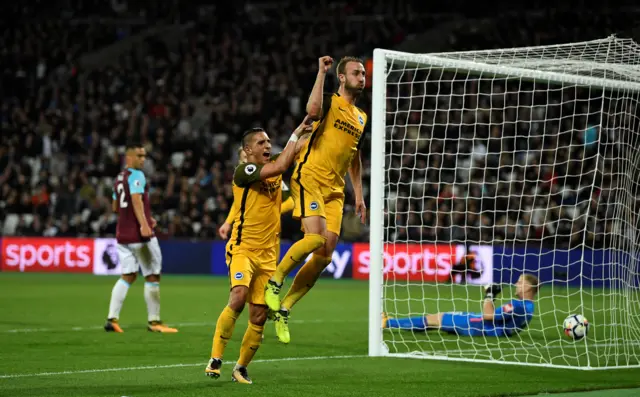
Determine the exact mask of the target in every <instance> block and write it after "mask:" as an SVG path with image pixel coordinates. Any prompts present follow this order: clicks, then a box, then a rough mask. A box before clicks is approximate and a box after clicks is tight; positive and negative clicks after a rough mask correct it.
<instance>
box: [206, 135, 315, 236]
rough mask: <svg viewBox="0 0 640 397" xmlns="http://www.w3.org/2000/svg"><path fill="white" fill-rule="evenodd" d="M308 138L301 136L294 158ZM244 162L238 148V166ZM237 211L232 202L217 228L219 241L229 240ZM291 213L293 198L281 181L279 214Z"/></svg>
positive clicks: (244, 158) (244, 157) (237, 208)
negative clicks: (225, 216) (224, 218)
mask: <svg viewBox="0 0 640 397" xmlns="http://www.w3.org/2000/svg"><path fill="white" fill-rule="evenodd" d="M308 137H309V134H307V135H304V136H302V137H301V138H300V140H299V141H298V143H297V144H296V156H298V155H299V153H300V149H302V147H303V145H304V143H305V142H306V141H307V140H308V139H309V138H308ZM296 158H297V157H296ZM246 162H247V154H246V153H245V152H244V148H242V147H240V148H239V149H238V164H244V163H246ZM238 211H240V207H239V205H238V202H236V201H235V200H234V201H233V203H232V204H231V208H230V209H229V214H228V215H227V218H226V220H225V221H224V223H223V224H222V226H220V227H219V228H218V236H220V238H221V239H223V240H226V239H228V238H229V232H231V226H232V225H233V220H234V219H235V217H236V215H237V213H238ZM291 211H293V198H292V197H291V194H290V191H289V186H287V184H286V183H284V181H282V205H281V206H280V213H281V214H286V213H287V212H291Z"/></svg>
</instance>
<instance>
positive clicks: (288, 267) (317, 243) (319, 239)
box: [271, 233, 327, 284]
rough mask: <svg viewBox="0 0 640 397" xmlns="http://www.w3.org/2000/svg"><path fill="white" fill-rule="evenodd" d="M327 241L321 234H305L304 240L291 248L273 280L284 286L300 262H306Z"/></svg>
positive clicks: (279, 265)
mask: <svg viewBox="0 0 640 397" xmlns="http://www.w3.org/2000/svg"><path fill="white" fill-rule="evenodd" d="M325 241H327V238H326V237H324V236H321V235H319V234H311V233H307V234H305V235H304V238H303V239H302V240H299V241H297V242H296V243H295V244H293V245H292V246H291V248H289V251H287V253H286V254H285V256H284V258H282V262H280V264H278V267H277V268H276V272H275V274H274V275H273V276H272V277H271V279H272V280H273V281H275V282H276V283H278V284H282V282H283V281H284V278H285V277H287V274H289V273H291V271H292V270H293V269H294V268H295V267H296V266H298V264H299V263H300V262H302V261H304V259H305V258H306V257H307V255H309V254H310V253H312V252H313V251H315V250H317V249H318V248H320V247H322V246H323V245H324V243H325ZM305 266H306V265H305Z"/></svg>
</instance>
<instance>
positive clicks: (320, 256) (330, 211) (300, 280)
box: [281, 197, 344, 311]
mask: <svg viewBox="0 0 640 397" xmlns="http://www.w3.org/2000/svg"><path fill="white" fill-rule="evenodd" d="M343 207H344V198H342V197H339V198H334V199H331V200H327V201H326V202H325V215H326V222H327V232H326V234H325V236H326V237H327V239H326V241H325V243H324V244H323V245H322V246H321V247H320V248H318V249H317V250H315V251H314V252H313V256H312V257H311V259H310V260H309V261H308V262H307V263H305V264H304V265H302V267H301V268H300V270H299V271H298V274H296V277H295V279H294V280H293V284H291V288H289V292H287V295H286V296H285V298H284V299H283V300H282V305H281V306H282V307H281V310H286V311H289V310H291V308H292V307H293V306H294V305H295V304H296V303H297V302H298V301H299V300H300V299H302V297H303V296H305V295H306V294H307V292H309V290H310V289H311V288H313V286H314V285H315V284H316V281H318V279H319V278H320V275H321V274H322V272H323V271H324V269H325V268H326V267H327V266H329V264H330V263H331V257H332V256H333V251H334V250H335V249H336V245H338V239H339V236H340V228H341V226H342V212H343ZM305 227H306V226H305Z"/></svg>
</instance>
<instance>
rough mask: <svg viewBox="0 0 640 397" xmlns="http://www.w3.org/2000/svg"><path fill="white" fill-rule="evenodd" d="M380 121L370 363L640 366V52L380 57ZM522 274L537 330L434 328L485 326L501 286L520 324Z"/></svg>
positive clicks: (376, 66) (541, 50) (571, 47)
mask: <svg viewBox="0 0 640 397" xmlns="http://www.w3.org/2000/svg"><path fill="white" fill-rule="evenodd" d="M371 119H372V127H371V128H372V133H371V189H370V192H371V203H370V216H371V218H370V222H371V227H370V243H369V244H370V245H369V251H370V260H369V267H368V272H369V293H370V295H369V355H370V356H395V357H415V358H429V359H440V360H459V361H471V362H489V363H502V364H519V365H535V366H550V367H564V368H575V369H610V368H628V367H640V264H639V263H640V262H639V255H638V254H639V252H638V243H639V242H640V233H638V227H639V226H640V223H639V222H640V211H639V209H640V45H638V44H637V43H635V42H634V41H633V40H631V39H621V38H617V37H615V36H611V37H608V38H605V39H600V40H592V41H586V42H579V43H568V44H560V45H549V46H537V47H526V48H511V49H496V50H485V51H468V52H450V53H433V54H410V53H403V52H398V51H391V50H385V49H376V50H375V51H374V54H373V104H372V112H371ZM463 258H472V259H468V260H466V261H465V260H463ZM523 273H527V274H530V275H533V276H535V277H536V278H537V279H538V280H539V291H538V294H537V295H536V297H535V299H534V300H533V301H534V305H535V308H534V314H533V319H532V320H531V321H530V322H529V324H528V326H526V327H517V328H518V329H510V330H507V331H496V330H495V329H494V330H492V331H491V332H488V331H478V330H476V331H474V332H471V333H472V334H473V336H467V335H466V332H465V330H462V331H460V326H459V325H458V327H457V328H455V329H453V330H452V329H448V330H444V331H448V332H443V330H438V329H431V328H432V327H434V325H433V324H426V323H428V321H426V322H425V323H423V321H422V320H420V319H423V318H424V317H425V316H426V315H428V314H437V313H442V312H447V313H450V312H464V313H470V312H474V313H476V312H482V310H483V308H482V302H483V297H484V295H483V294H484V292H483V291H484V290H483V285H486V284H491V283H494V284H498V285H500V286H501V287H502V293H501V295H499V297H498V298H497V299H496V300H495V307H496V308H497V309H499V308H500V307H501V305H505V306H504V308H506V309H505V310H512V309H513V306H511V307H510V308H509V305H510V302H513V301H511V299H516V300H518V299H520V297H519V296H518V293H517V291H516V288H515V287H514V286H513V285H514V283H515V282H516V280H518V277H519V276H520V275H521V274H523ZM571 314H582V315H584V316H585V317H586V318H587V319H588V320H589V333H588V335H587V337H586V338H584V339H583V340H580V341H573V340H571V339H569V337H567V336H566V335H565V334H564V330H563V328H562V327H563V326H562V324H563V320H564V319H565V318H566V317H567V316H569V315H571ZM383 316H384V320H383ZM388 318H392V319H393V320H392V322H389V321H388ZM398 319H403V320H402V321H404V322H401V321H400V320H398ZM411 319H417V320H411ZM407 321H408V322H407ZM480 321H481V322H482V320H480ZM496 321H497V322H496V323H493V322H487V324H488V326H491V325H494V326H495V328H499V327H502V328H503V329H504V328H505V327H507V328H508V326H507V325H505V324H501V323H500V321H501V320H496ZM505 321H506V320H505ZM383 322H384V324H383ZM401 323H402V324H404V325H398V324H401ZM391 324H394V325H391ZM407 324H409V325H407ZM509 324H511V323H509ZM387 325H389V327H387ZM436 326H437V324H436ZM425 327H426V329H425ZM478 329H480V330H481V329H487V328H483V327H482V326H479V328H478ZM466 331H469V329H467V330H466ZM500 332H502V333H505V332H506V333H508V334H509V335H510V336H509V337H503V336H496V335H501V333H500Z"/></svg>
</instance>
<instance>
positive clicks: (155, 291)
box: [104, 143, 178, 333]
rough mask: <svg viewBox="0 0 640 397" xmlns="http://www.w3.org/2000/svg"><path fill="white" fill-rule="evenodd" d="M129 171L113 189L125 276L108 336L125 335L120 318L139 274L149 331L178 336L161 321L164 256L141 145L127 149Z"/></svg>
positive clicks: (117, 292)
mask: <svg viewBox="0 0 640 397" xmlns="http://www.w3.org/2000/svg"><path fill="white" fill-rule="evenodd" d="M125 155H126V168H125V169H124V170H123V171H122V172H120V173H119V174H118V176H117V177H116V180H115V183H114V185H113V197H112V198H113V201H112V203H111V206H112V209H113V211H114V212H117V213H118V224H117V226H116V240H117V242H118V244H117V251H118V258H119V261H120V264H121V266H122V276H121V277H120V278H119V279H118V281H117V282H116V284H115V286H114V287H113V290H112V291H111V302H110V304H109V315H108V316H107V323H106V324H105V326H104V329H105V330H106V331H108V332H123V331H122V328H121V327H120V324H119V323H118V318H119V317H120V310H121V309H122V304H123V303H124V300H125V298H126V297H127V292H128V291H129V287H130V286H131V284H133V282H134V281H136V278H137V276H138V271H139V270H142V275H143V276H144V278H145V283H144V299H145V301H146V302H147V313H148V319H147V320H148V325H147V329H148V330H149V331H153V332H165V333H175V332H178V330H177V329H175V328H171V327H167V326H166V325H164V324H163V323H162V321H161V320H160V273H161V270H162V253H161V252H160V245H159V244H158V239H157V238H156V237H155V235H154V233H153V228H155V226H156V220H155V219H153V217H152V216H151V206H150V205H149V185H148V184H147V180H146V178H145V176H144V173H143V172H142V171H141V169H142V166H143V165H144V161H145V159H146V156H147V154H146V151H145V149H144V147H143V146H142V145H141V144H139V143H132V144H129V145H127V147H126V153H125Z"/></svg>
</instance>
